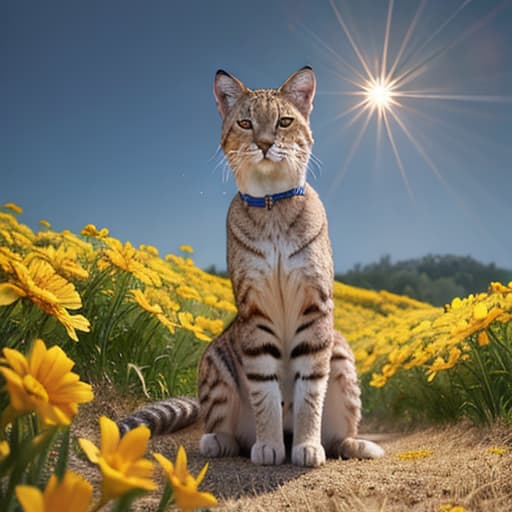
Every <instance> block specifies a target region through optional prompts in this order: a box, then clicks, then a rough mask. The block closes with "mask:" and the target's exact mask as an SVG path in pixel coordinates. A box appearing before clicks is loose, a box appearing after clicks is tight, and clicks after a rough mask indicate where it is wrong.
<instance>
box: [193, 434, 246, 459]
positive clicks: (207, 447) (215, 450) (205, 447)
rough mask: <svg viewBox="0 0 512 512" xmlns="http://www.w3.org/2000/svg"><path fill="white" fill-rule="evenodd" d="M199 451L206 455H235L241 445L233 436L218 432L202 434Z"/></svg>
mask: <svg viewBox="0 0 512 512" xmlns="http://www.w3.org/2000/svg"><path fill="white" fill-rule="evenodd" d="M199 451H200V452H201V455H203V456H204V457H234V456H236V455H238V452H239V451H240V447H239V446H238V443H237V442H236V439H235V438H234V437H233V436H230V435H229V434H224V433H222V432H217V433H213V434H203V435H202V437H201V442H200V443H199Z"/></svg>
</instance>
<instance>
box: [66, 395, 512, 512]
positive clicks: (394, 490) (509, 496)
mask: <svg viewBox="0 0 512 512" xmlns="http://www.w3.org/2000/svg"><path fill="white" fill-rule="evenodd" d="M96 396H98V393H97V395H96ZM105 398H106V397H104V399H103V400H98V399H97V400H96V402H95V403H94V404H89V405H88V406H86V407H82V408H81V412H80V413H79V415H78V417H77V419H76V420H75V422H74V433H75V434H76V435H79V436H82V437H88V438H89V439H91V440H92V441H95V442H97V441H98V437H99V432H98V430H99V428H98V426H97V425H98V423H97V418H98V417H99V415H101V414H105V415H107V416H109V417H110V418H113V419H114V418H118V417H120V416H122V415H124V414H125V413H126V412H128V411H130V410H133V408H134V407H135V405H136V404H134V403H128V402H126V401H123V402H122V403H119V400H118V399H115V397H110V398H109V399H105ZM200 435H201V431H200V428H199V427H198V426H195V427H191V428H189V429H185V430H182V431H180V432H177V433H175V434H173V435H170V436H163V437H159V438H155V439H153V440H152V441H151V446H150V449H151V450H152V451H159V452H161V453H163V454H164V455H166V456H168V457H169V458H171V459H174V458H175V455H176V450H177V447H178V446H179V445H180V444H182V445H183V446H184V447H185V448H186V450H187V453H188V456H189V467H190V469H191V472H192V474H197V473H198V472H199V470H200V469H201V467H202V466H203V464H204V463H205V459H204V458H202V457H201V456H200V455H199V450H198V445H199V437H200ZM366 437H371V438H372V439H373V440H376V441H378V442H379V443H380V444H381V445H382V446H383V447H384V448H385V450H386V455H385V456H384V458H382V459H379V460H371V461H359V460H349V461H344V460H330V461H328V462H327V464H325V466H323V467H321V468H316V469H304V468H299V467H296V466H293V465H290V464H285V465H282V466H277V467H268V466H267V467H260V466H255V465H253V464H251V462H250V461H249V460H248V459H244V458H239V457H237V458H225V459H213V460H210V461H208V462H209V469H208V473H207V476H206V478H205V480H204V481H203V483H202V484H201V490H205V491H209V492H212V493H213V494H214V495H215V496H217V498H218V499H219V507H218V509H219V510H226V511H244V512H245V511H248V512H252V511H261V512H271V511H280V510H290V511H333V512H341V511H343V512H345V511H347V512H348V511H350V512H353V511H356V512H357V511H370V512H371V511H382V512H394V511H405V510H407V511H410V510H414V511H436V512H437V511H438V510H439V508H440V506H441V505H445V504H452V505H462V506H464V507H465V508H466V509H467V510H470V511H471V512H479V511H482V512H483V511H485V512H491V511H492V512H494V511H496V512H502V511H503V512H507V511H512V427H511V426H508V427H507V426H503V425H495V426H494V427H493V428H490V429H478V428H474V427H471V426H469V425H465V424H459V425H452V426H448V427H436V428H428V429H419V430H416V431H414V432H388V433H384V434H379V435H373V436H371V435H369V434H368V435H367V436H366ZM496 446H500V447H503V446H507V447H508V450H507V451H506V453H505V454H502V455H500V454H495V453H491V452H489V448H492V447H496ZM421 449H428V450H432V454H431V455H429V456H427V457H425V458H421V459H401V458H400V457H398V455H399V454H403V453H405V452H409V451H412V450H421ZM71 466H72V467H73V469H75V470H77V471H79V472H80V473H81V474H83V475H84V476H86V477H87V478H89V479H90V480H91V481H92V482H96V483H99V482H100V476H99V474H98V472H97V470H96V468H95V467H94V466H92V465H90V464H89V463H88V462H87V461H86V460H85V459H84V457H83V456H82V455H81V454H80V452H79V450H75V454H74V455H73V457H72V461H71ZM158 478H159V479H160V481H161V475H160V472H159V474H158ZM96 487H97V488H99V485H96ZM159 499H160V494H159V493H154V496H146V497H144V498H141V499H140V500H139V501H138V502H136V507H135V509H136V510H140V511H152V510H156V508H157V506H158V502H159Z"/></svg>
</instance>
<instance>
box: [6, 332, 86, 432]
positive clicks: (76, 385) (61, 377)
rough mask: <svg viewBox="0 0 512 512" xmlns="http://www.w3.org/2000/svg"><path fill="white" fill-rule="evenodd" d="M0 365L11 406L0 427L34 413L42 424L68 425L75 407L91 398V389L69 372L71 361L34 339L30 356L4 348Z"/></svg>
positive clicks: (71, 365)
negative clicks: (26, 356) (0, 364)
mask: <svg viewBox="0 0 512 512" xmlns="http://www.w3.org/2000/svg"><path fill="white" fill-rule="evenodd" d="M3 355H4V358H5V359H1V360H0V362H1V363H2V364H3V366H0V373H1V374H2V375H3V376H4V378H5V380H6V384H7V392H8V393H9V398H10V405H9V406H8V407H7V409H6V410H5V411H4V412H3V414H2V425H5V424H7V423H10V422H11V421H12V420H13V419H14V418H16V417H17V416H21V415H23V414H25V413H28V412H32V411H35V412H36V413H37V414H38V416H39V418H40V420H41V422H42V423H43V424H45V425H69V424H70V423H71V420H72V418H73V416H74V415H75V414H76V413H77V412H78V404H79V403H84V402H90V401H91V400H92V399H93V396H94V395H93V392H92V388H91V386H90V385H89V384H87V383H85V382H81V381H80V377H79V376H78V374H76V373H73V372H71V371H70V370H71V368H73V366H74V364H75V363H74V362H73V361H72V360H71V359H69V358H68V357H67V356H66V354H65V353H64V351H63V350H62V349H61V348H60V347H57V346H53V347H51V348H50V349H49V350H48V349H47V348H46V345H45V344H44V341H42V340H36V341H35V343H34V348H33V350H32V353H31V354H30V356H29V357H28V359H27V358H25V356H24V355H23V354H21V353H20V352H18V351H17V350H13V349H10V348H4V349H3Z"/></svg>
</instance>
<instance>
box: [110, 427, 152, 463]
mask: <svg viewBox="0 0 512 512" xmlns="http://www.w3.org/2000/svg"><path fill="white" fill-rule="evenodd" d="M150 437H151V432H150V430H149V428H148V427H146V425H139V426H138V427H137V428H134V429H133V430H130V431H129V432H127V433H126V434H125V436H124V437H123V438H122V439H121V442H120V443H119V447H118V449H117V453H118V455H119V457H121V458H122V459H124V460H125V461H127V462H135V461H136V460H137V459H140V458H141V457H142V456H143V455H144V452H145V451H146V447H147V445H148V441H149V438H150Z"/></svg>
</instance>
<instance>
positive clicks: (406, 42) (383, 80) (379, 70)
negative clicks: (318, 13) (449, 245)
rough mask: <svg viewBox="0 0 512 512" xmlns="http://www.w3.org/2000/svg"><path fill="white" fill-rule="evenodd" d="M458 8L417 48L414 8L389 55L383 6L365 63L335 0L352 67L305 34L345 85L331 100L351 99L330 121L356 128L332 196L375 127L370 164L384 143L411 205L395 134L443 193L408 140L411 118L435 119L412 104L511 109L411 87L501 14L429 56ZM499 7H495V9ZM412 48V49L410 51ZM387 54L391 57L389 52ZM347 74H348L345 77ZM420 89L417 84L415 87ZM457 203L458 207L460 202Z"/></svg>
mask: <svg viewBox="0 0 512 512" xmlns="http://www.w3.org/2000/svg"><path fill="white" fill-rule="evenodd" d="M460 1H461V3H460V4H459V6H458V7H457V8H456V9H455V10H454V11H452V12H451V14H449V15H448V16H447V17H446V19H444V21H443V22H442V23H441V24H440V25H439V26H438V27H437V28H436V29H435V30H434V31H433V32H431V33H430V34H429V35H428V36H427V38H426V39H425V40H424V41H423V42H422V43H420V44H419V45H418V44H416V46H415V47H414V45H413V34H414V32H415V30H416V28H417V26H418V24H419V22H420V19H421V16H422V14H423V13H424V10H425V9H426V5H427V2H428V0H421V1H420V2H419V3H418V6H417V8H416V12H415V13H414V15H413V17H412V19H411V21H410V24H409V26H408V28H407V30H406V32H405V34H404V35H403V38H402V41H401V44H400V45H399V47H398V48H397V50H396V52H395V50H394V45H390V39H391V37H392V34H393V31H392V30H391V25H392V19H393V10H394V3H395V2H394V0H388V5H387V15H386V19H385V29H384V39H383V43H382V47H381V49H380V52H379V53H381V54H380V55H375V58H374V59H373V61H372V60H370V59H368V58H367V56H366V55H365V52H364V51H363V49H362V48H360V47H359V45H358V44H357V42H356V38H355V37H353V35H352V30H351V29H350V27H349V24H348V23H347V21H346V20H345V18H344V16H343V15H342V10H341V9H339V8H338V6H337V3H338V1H337V0H329V2H330V5H331V7H332V10H333V13H334V15H335V17H336V19H337V21H338V23H339V26H340V27H341V29H342V30H343V33H344V34H345V36H346V39H347V41H348V43H349V44H350V46H351V48H352V50H353V53H354V56H355V58H356V60H357V62H358V64H356V65H355V66H354V65H353V64H352V63H351V62H350V61H348V60H347V59H346V58H345V57H344V56H343V55H341V54H340V53H338V52H337V51H336V50H334V49H333V48H332V47H330V46H329V45H328V44H326V43H325V42H324V41H323V40H322V39H321V38H320V37H318V36H317V35H315V34H314V33H311V34H312V36H313V37H314V38H315V39H316V41H317V42H318V43H319V44H320V45H321V46H322V47H323V48H324V49H325V50H327V51H328V52H329V53H331V54H333V55H334V56H335V58H336V61H337V62H338V63H339V65H340V70H339V72H336V74H337V75H338V76H339V77H340V78H341V79H342V80H343V81H344V82H346V83H347V84H349V85H350V89H349V90H344V91H337V92H336V93H335V94H342V95H346V96H351V97H353V98H354V99H355V101H354V102H353V103H352V104H351V105H350V106H349V107H348V108H347V109H346V110H344V111H343V112H341V113H340V114H338V115H337V116H336V119H337V120H339V119H341V118H344V117H347V118H348V120H347V122H346V124H345V127H350V126H352V125H354V124H356V123H359V129H358V132H357V135H356V137H355V139H354V141H353V144H352V146H351V147H350V150H349V151H348V153H347V156H346V158H345V161H344V163H343V166H342V168H341V170H340V172H339V173H338V174H337V176H336V178H335V181H334V183H333V187H332V190H335V189H336V188H337V187H338V186H339V184H340V183H341V181H342V180H343V179H344V176H345V174H346V172H347V170H348V168H349V165H350V163H351V161H352V159H353V157H354V155H355V154H356V152H357V150H358V148H359V146H360V145H361V142H362V140H363V138H364V136H365V134H366V132H367V129H368V127H369V126H370V123H371V122H372V120H373V121H375V123H376V162H377V161H378V159H379V152H380V148H381V144H382V141H383V138H384V137H385V138H387V140H388V143H389V146H390V147H391V150H392V153H393V155H394V159H395V162H396V166H397V169H398V171H399V172H400V175H401V177H402V180H403V182H404V185H405V188H406V190H407V192H408V194H409V196H410V198H411V199H413V200H414V194H413V190H412V188H411V186H410V184H409V179H408V175H407V173H406V168H405V165H404V162H403V160H402V156H401V154H400V151H399V147H398V144H397V141H398V139H397V137H396V134H397V133H399V134H401V135H402V136H403V137H405V138H406V139H407V140H408V141H409V142H410V143H411V145H412V146H413V147H414V148H415V150H416V152H417V153H418V154H419V156H420V157H421V159H422V160H423V161H424V163H425V164H426V165H427V167H428V168H429V169H430V170H431V172H432V173H433V175H434V176H435V177H436V179H437V180H438V181H439V182H440V183H441V184H442V185H443V186H445V187H448V188H449V185H448V183H447V182H446V180H445V178H444V177H443V175H442V173H441V170H440V169H439V168H438V166H437V165H436V163H435V162H434V160H433V158H431V157H430V156H429V154H428V152H427V148H426V147H425V146H424V145H423V143H422V142H420V139H418V138H417V137H416V136H415V135H414V131H413V130H412V127H411V126H410V119H411V116H416V117H422V118H427V119H429V120H433V121H434V122H435V121H436V119H435V118H432V117H429V116H428V114H424V113H423V112H421V109H419V108H417V107H419V106H420V104H419V102H418V100H429V101H432V100H434V101H445V102H454V101H458V102H477V103H511V102H512V96H510V95H505V96H493V95H478V94H477V95H475V94H460V93H457V92H453V93H445V92H441V90H439V89H432V88H424V87H421V86H420V87H417V86H415V84H416V83H418V80H420V79H421V78H422V77H423V75H425V73H426V72H427V70H428V69H429V68H430V66H431V64H432V62H433V61H435V60H436V59H437V58H439V57H440V56H442V55H443V54H445V53H446V52H447V51H448V50H450V49H451V48H453V47H454V46H455V45H457V44H459V43H460V42H461V41H463V40H464V39H465V38H466V37H467V36H469V35H470V34H471V33H473V32H474V30H476V29H475V28H474V27H476V28H479V27H481V25H482V24H483V23H485V22H486V21H488V20H489V19H491V17H494V16H495V15H496V13H497V12H499V10H500V9H501V7H500V6H497V7H495V8H494V9H492V10H491V11H490V12H489V13H488V14H487V15H486V16H485V17H484V18H483V19H482V20H480V21H479V23H478V24H477V25H475V26H474V27H470V29H467V30H465V31H464V32H463V33H462V34H460V35H458V36H457V38H456V39H455V40H454V41H452V42H449V43H448V44H446V45H444V46H443V45H441V46H439V48H437V49H435V50H433V51H432V52H429V51H427V49H428V47H429V44H430V43H431V42H432V41H433V40H435V38H436V37H438V36H439V34H441V32H443V30H445V29H446V27H447V26H449V25H450V24H451V23H452V21H453V20H454V19H455V18H457V17H458V16H459V14H460V13H461V12H462V11H463V10H464V9H465V8H466V7H467V5H468V4H470V3H471V1H472V0H460ZM500 5H501V4H500ZM411 47H412V49H411ZM390 48H393V52H390V51H389V50H390ZM347 72H348V73H347ZM419 83H421V82H419ZM452 193H453V190H452ZM457 201H458V202H459V203H461V201H460V199H459V198H457Z"/></svg>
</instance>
